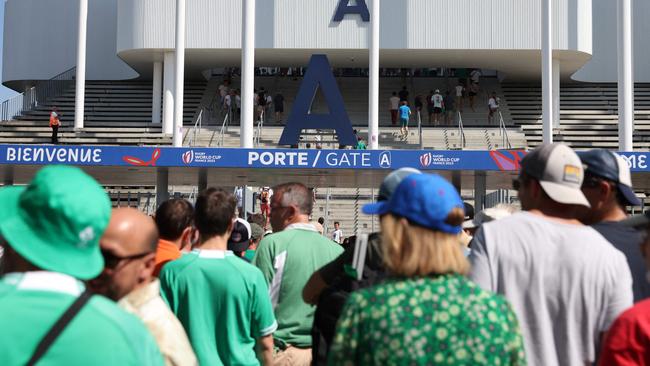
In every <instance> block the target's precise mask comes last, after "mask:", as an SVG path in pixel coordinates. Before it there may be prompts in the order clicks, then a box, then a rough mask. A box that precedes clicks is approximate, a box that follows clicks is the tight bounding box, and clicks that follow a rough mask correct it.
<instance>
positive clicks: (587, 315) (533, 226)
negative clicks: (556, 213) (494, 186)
mask: <svg viewBox="0 0 650 366" xmlns="http://www.w3.org/2000/svg"><path fill="white" fill-rule="evenodd" d="M470 260H471V262H472V271H471V274H470V278H471V279H472V280H473V281H475V282H476V283H478V284H479V285H480V286H481V287H482V288H483V289H485V290H491V291H494V292H496V293H498V294H501V295H503V296H505V297H506V299H508V301H509V302H510V303H511V304H512V306H513V308H514V310H515V313H516V314H517V318H518V319H519V324H520V326H521V330H522V333H523V336H524V341H525V348H526V356H527V359H528V364H529V365H532V366H535V365H539V366H554V365H583V364H584V363H585V361H588V362H593V361H594V360H595V355H596V351H595V350H596V346H597V342H598V340H599V337H600V333H601V332H604V331H606V330H607V329H608V328H609V326H610V325H611V324H612V322H613V321H614V320H615V319H616V317H617V316H618V315H619V314H620V313H621V312H622V311H624V310H625V309H627V308H629V307H630V306H631V305H632V279H631V276H630V270H629V268H628V266H627V262H626V261H625V256H624V255H623V254H622V253H621V252H620V251H618V250H617V249H615V248H614V247H613V246H612V245H611V244H610V243H609V242H607V240H605V238H603V237H602V236H601V235H600V234H599V233H598V232H596V231H595V230H594V229H592V228H591V227H588V226H580V225H571V224H563V223H560V222H557V221H553V220H549V219H547V218H544V217H542V216H538V215H535V214H531V213H528V212H521V213H518V214H515V215H512V216H510V217H507V218H504V219H501V220H498V221H495V222H490V223H487V224H484V225H483V226H482V227H481V229H479V230H478V231H477V233H476V235H475V236H474V240H473V241H472V253H471V255H470Z"/></svg>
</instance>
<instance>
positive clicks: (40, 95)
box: [0, 67, 77, 121]
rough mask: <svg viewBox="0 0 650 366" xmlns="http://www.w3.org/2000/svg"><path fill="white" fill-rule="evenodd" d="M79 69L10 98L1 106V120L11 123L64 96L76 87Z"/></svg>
mask: <svg viewBox="0 0 650 366" xmlns="http://www.w3.org/2000/svg"><path fill="white" fill-rule="evenodd" d="M76 72H77V68H76V67H73V68H71V69H69V70H66V71H64V72H62V73H60V74H58V75H56V76H55V77H53V78H51V79H49V80H43V81H39V82H37V83H36V85H34V86H33V87H31V88H30V89H29V90H27V91H25V92H24V93H20V94H18V95H16V96H15V97H13V98H9V99H7V100H5V101H4V102H2V105H0V120H2V121H9V120H12V119H14V118H16V117H17V116H20V115H22V114H23V113H25V112H29V111H31V110H33V109H34V108H36V107H38V106H40V105H43V104H45V103H46V102H47V100H48V99H50V98H52V97H55V96H59V95H61V94H63V93H64V92H65V91H66V89H68V87H70V86H73V85H74V77H75V75H76Z"/></svg>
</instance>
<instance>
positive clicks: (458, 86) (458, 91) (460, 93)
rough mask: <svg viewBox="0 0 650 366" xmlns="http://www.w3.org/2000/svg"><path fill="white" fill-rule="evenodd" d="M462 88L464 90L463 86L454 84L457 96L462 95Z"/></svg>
mask: <svg viewBox="0 0 650 366" xmlns="http://www.w3.org/2000/svg"><path fill="white" fill-rule="evenodd" d="M463 90H465V87H464V86H462V85H456V96H457V97H462V96H463Z"/></svg>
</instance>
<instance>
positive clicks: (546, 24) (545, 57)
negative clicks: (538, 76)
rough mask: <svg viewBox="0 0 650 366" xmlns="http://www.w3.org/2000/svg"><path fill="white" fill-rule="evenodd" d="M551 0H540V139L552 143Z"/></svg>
mask: <svg viewBox="0 0 650 366" xmlns="http://www.w3.org/2000/svg"><path fill="white" fill-rule="evenodd" d="M551 10H552V0H542V129H543V130H542V139H543V141H544V143H546V144H550V143H553V79H552V78H553V31H552V29H553V28H552V24H553V18H552V17H551V14H552V13H551Z"/></svg>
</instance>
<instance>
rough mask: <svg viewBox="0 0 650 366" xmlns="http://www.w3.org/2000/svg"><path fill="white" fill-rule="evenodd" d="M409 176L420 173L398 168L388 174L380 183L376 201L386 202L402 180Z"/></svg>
mask: <svg viewBox="0 0 650 366" xmlns="http://www.w3.org/2000/svg"><path fill="white" fill-rule="evenodd" d="M411 174H422V172H421V171H419V170H417V169H415V168H400V169H397V170H394V171H392V172H391V173H390V174H388V175H387V176H386V178H384V180H383V181H382V182H381V186H380V187H379V195H378V196H377V201H388V200H389V199H390V196H392V195H393V192H395V189H396V188H397V186H398V185H399V184H400V183H401V182H402V180H403V179H404V178H406V177H408V176H409V175H411Z"/></svg>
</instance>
